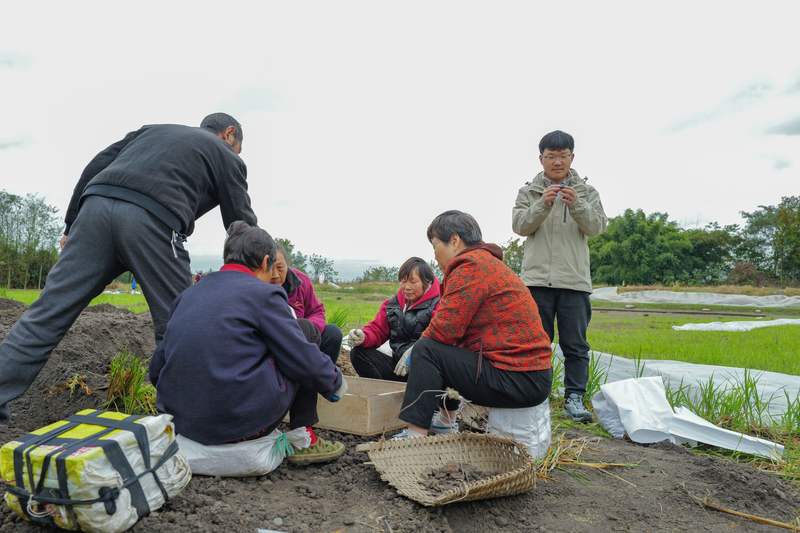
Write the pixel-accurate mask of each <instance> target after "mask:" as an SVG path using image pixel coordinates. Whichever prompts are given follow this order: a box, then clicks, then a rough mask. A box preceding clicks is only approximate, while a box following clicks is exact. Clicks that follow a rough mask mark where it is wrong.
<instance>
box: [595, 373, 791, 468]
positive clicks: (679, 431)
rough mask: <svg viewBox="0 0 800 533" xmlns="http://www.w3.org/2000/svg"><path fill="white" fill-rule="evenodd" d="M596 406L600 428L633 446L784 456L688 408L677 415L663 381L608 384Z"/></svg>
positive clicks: (767, 443) (767, 444)
mask: <svg viewBox="0 0 800 533" xmlns="http://www.w3.org/2000/svg"><path fill="white" fill-rule="evenodd" d="M592 405H593V406H594V412H595V415H597V419H598V421H599V422H600V424H601V425H602V426H603V427H604V428H606V430H607V431H608V432H609V433H611V435H613V436H614V437H617V438H622V436H623V435H624V434H625V433H627V434H628V437H630V439H631V440H632V441H633V442H639V443H643V444H649V443H653V442H661V441H664V440H668V441H670V442H673V443H675V444H690V445H694V444H696V443H697V442H702V443H704V444H710V445H712V446H717V447H719V448H725V449H728V450H734V451H738V452H742V453H748V454H751V455H758V456H760V457H767V458H769V459H774V460H779V459H780V458H781V456H782V455H783V446H781V445H780V444H777V443H774V442H771V441H768V440H764V439H759V438H756V437H751V436H749V435H744V434H742V433H738V432H735V431H729V430H727V429H723V428H720V427H717V426H715V425H713V424H712V423H710V422H709V421H707V420H705V419H703V418H700V417H699V416H697V415H695V414H694V413H692V412H691V411H689V410H688V409H686V408H685V407H679V408H678V409H676V410H675V411H674V412H673V410H672V407H671V406H670V405H669V402H668V401H667V395H666V391H665V390H664V382H663V381H662V379H661V378H660V377H646V378H638V379H625V380H622V381H615V382H613V383H606V384H605V385H603V386H601V387H600V392H598V393H597V394H595V395H594V397H593V398H592Z"/></svg>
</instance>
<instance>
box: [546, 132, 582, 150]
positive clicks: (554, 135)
mask: <svg viewBox="0 0 800 533" xmlns="http://www.w3.org/2000/svg"><path fill="white" fill-rule="evenodd" d="M545 150H569V151H570V152H571V151H573V150H575V139H573V138H572V135H570V134H569V133H566V132H563V131H561V130H556V131H551V132H550V133H548V134H547V135H545V136H544V137H542V140H541V141H539V153H540V154H543V153H544V151H545Z"/></svg>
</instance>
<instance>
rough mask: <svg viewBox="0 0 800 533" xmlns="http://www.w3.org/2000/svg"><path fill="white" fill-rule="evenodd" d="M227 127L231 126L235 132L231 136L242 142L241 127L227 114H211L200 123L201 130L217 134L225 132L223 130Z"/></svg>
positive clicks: (242, 133)
mask: <svg viewBox="0 0 800 533" xmlns="http://www.w3.org/2000/svg"><path fill="white" fill-rule="evenodd" d="M229 126H233V127H234V128H235V130H236V131H235V132H234V134H233V136H234V137H236V140H237V141H239V142H242V140H243V139H244V132H243V131H242V125H241V124H239V121H238V120H236V119H235V118H233V117H232V116H230V115H229V114H227V113H211V114H210V115H208V116H207V117H206V118H204V119H203V122H201V123H200V127H201V128H205V129H207V130H211V131H212V132H214V133H217V134H219V133H222V132H223V131H225V128H227V127H229Z"/></svg>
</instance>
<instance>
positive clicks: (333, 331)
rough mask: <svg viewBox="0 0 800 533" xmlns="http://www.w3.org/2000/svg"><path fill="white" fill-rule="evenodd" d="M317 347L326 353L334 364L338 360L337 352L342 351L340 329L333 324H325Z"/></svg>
mask: <svg viewBox="0 0 800 533" xmlns="http://www.w3.org/2000/svg"><path fill="white" fill-rule="evenodd" d="M319 349H320V351H321V352H322V353H326V354H328V356H329V357H330V358H331V361H333V364H336V361H338V360H339V352H341V351H342V330H340V329H339V328H337V327H336V326H334V325H333V324H325V329H323V330H322V338H321V340H320V342H319Z"/></svg>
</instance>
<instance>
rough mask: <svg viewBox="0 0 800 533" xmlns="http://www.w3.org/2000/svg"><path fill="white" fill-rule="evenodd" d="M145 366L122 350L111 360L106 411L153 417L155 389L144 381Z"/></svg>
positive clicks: (155, 412)
mask: <svg viewBox="0 0 800 533" xmlns="http://www.w3.org/2000/svg"><path fill="white" fill-rule="evenodd" d="M145 376H147V365H146V364H145V362H144V361H143V360H142V359H140V358H139V357H137V356H136V355H134V354H132V353H130V352H128V351H127V350H123V351H121V352H119V353H118V354H117V355H115V356H114V358H113V359H112V360H111V370H110V371H109V382H108V393H107V396H106V403H105V404H104V405H103V407H104V408H106V409H114V410H115V411H120V412H122V413H126V414H129V415H134V414H138V415H155V414H157V411H156V388H155V387H153V385H151V384H150V383H148V382H146V381H145Z"/></svg>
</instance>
